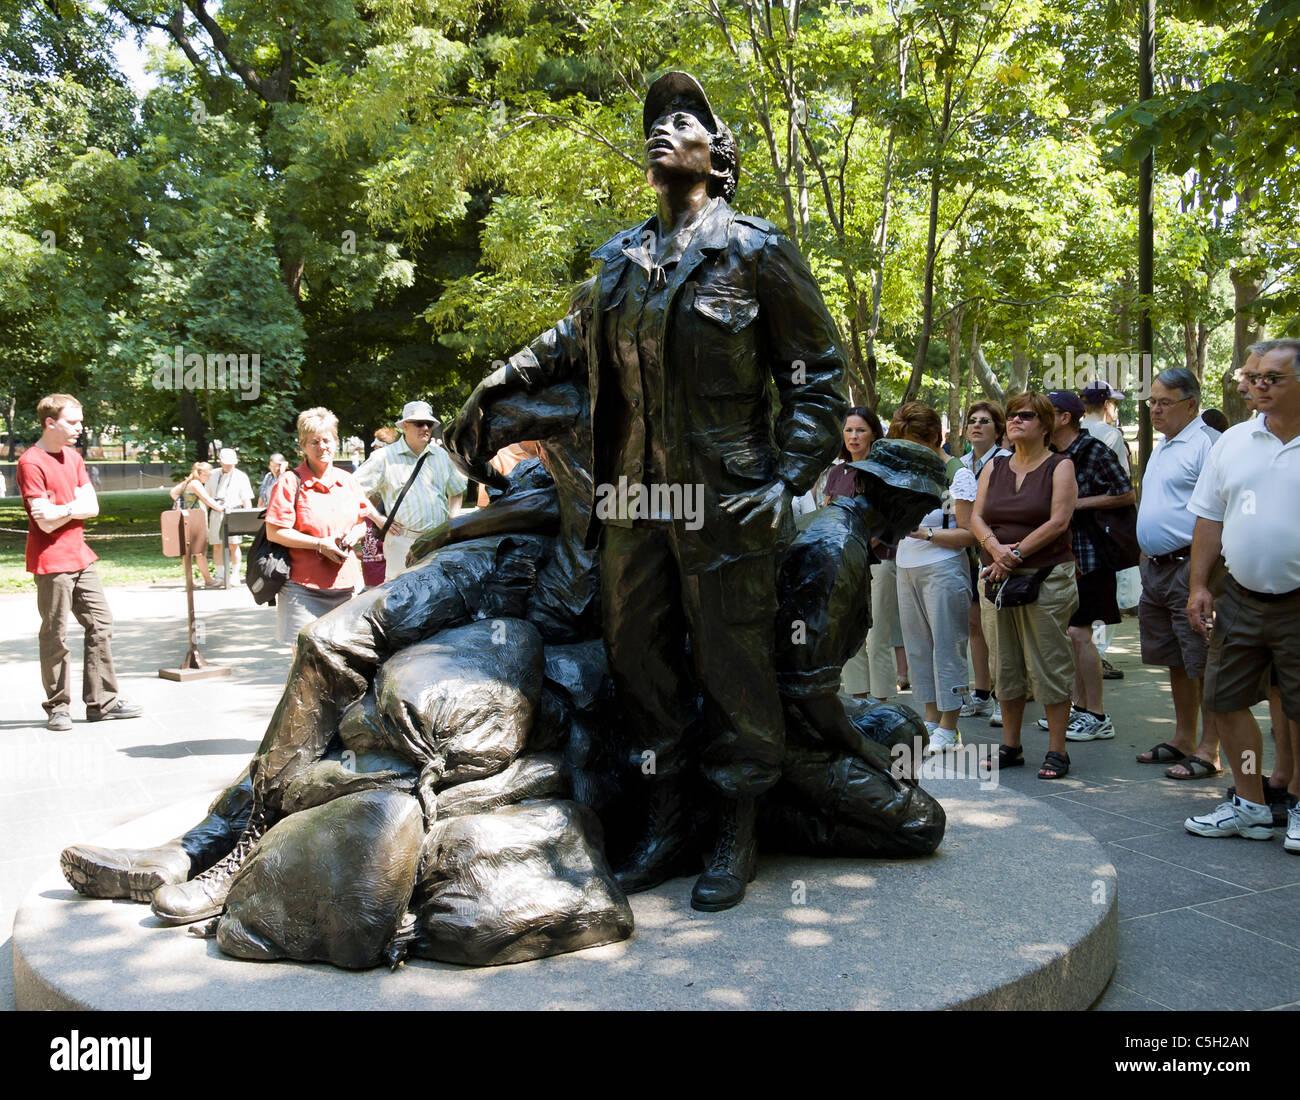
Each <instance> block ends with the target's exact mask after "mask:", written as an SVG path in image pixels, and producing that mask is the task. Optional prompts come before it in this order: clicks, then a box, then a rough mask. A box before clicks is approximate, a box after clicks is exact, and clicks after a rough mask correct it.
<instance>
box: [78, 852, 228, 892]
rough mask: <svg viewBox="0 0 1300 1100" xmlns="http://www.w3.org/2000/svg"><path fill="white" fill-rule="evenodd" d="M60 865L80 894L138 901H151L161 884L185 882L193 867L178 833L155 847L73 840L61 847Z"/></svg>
mask: <svg viewBox="0 0 1300 1100" xmlns="http://www.w3.org/2000/svg"><path fill="white" fill-rule="evenodd" d="M219 855H220V853H218V855H217V856H214V857H213V858H214V859H216V858H219ZM209 862H211V861H209ZM59 866H60V867H62V868H63V877H64V878H66V879H67V880H68V883H69V885H71V886H72V888H73V889H74V890H76V891H77V893H79V894H85V895H86V897H88V898H130V899H131V900H132V901H140V902H148V901H151V900H152V899H153V892H154V891H155V890H157V889H158V887H160V886H166V885H168V884H170V883H173V882H184V881H185V880H186V879H187V878H189V877H190V872H191V871H192V870H193V869H194V865H193V861H192V860H191V859H190V854H189V852H187V851H186V850H185V847H184V845H182V844H181V841H180V838H179V837H178V838H177V839H176V840H169V841H168V842H167V843H166V844H160V845H158V847H156V848H97V847H95V846H94V845H91V844H74V845H72V846H71V847H69V848H64V849H63V852H62V853H61V854H60V855H59Z"/></svg>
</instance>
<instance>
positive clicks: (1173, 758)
mask: <svg viewBox="0 0 1300 1100" xmlns="http://www.w3.org/2000/svg"><path fill="white" fill-rule="evenodd" d="M1144 757H1145V759H1144ZM1186 759H1187V753H1185V752H1183V750H1182V749H1179V748H1175V747H1174V746H1173V745H1171V744H1170V743H1169V742H1168V741H1161V742H1160V744H1158V745H1152V746H1151V747H1150V748H1149V749H1147V751H1146V752H1144V753H1139V754H1138V758H1137V762H1138V763H1139V764H1179V763H1182V761H1184V760H1186ZM1184 778H1185V777H1184Z"/></svg>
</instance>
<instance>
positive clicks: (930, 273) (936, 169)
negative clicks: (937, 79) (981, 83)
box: [903, 41, 956, 401]
mask: <svg viewBox="0 0 1300 1100" xmlns="http://www.w3.org/2000/svg"><path fill="white" fill-rule="evenodd" d="M953 45H954V47H955V45H956V43H955V41H954V43H953ZM951 124H952V72H951V70H949V71H948V72H947V73H946V74H945V75H944V79H943V114H942V115H941V116H940V122H939V132H938V134H937V135H936V141H935V147H934V163H933V164H932V165H931V166H930V220H929V226H928V228H927V230H926V237H925V282H924V284H923V288H922V291H921V331H920V333H919V334H918V336H917V340H916V355H915V356H914V357H913V358H912V376H911V378H909V379H908V380H907V391H906V392H905V393H904V394H903V400H904V401H915V400H916V395H917V394H918V393H920V391H921V375H922V373H923V372H924V371H925V357H926V355H927V354H928V353H929V351H930V332H931V330H932V329H933V327H934V269H935V266H936V265H937V264H938V259H939V258H938V256H937V255H936V254H935V249H936V241H937V238H938V231H939V188H940V184H941V183H942V181H943V150H944V146H945V145H946V144H947V142H948V130H949V127H950V126H951Z"/></svg>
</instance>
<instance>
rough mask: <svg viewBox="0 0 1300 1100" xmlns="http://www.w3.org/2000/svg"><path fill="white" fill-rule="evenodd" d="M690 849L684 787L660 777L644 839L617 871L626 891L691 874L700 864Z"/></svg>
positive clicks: (642, 838) (651, 887) (638, 890)
mask: <svg viewBox="0 0 1300 1100" xmlns="http://www.w3.org/2000/svg"><path fill="white" fill-rule="evenodd" d="M699 865H700V863H699V857H698V856H697V855H696V854H695V853H694V852H692V851H691V828H690V822H689V821H688V820H687V817H686V806H685V800H684V799H683V797H682V791H681V786H680V784H678V783H677V782H675V781H674V780H671V779H668V778H660V779H657V780H656V781H655V784H654V788H653V789H652V790H651V792H650V803H649V815H648V817H647V820H646V826H645V831H644V832H643V833H642V834H641V839H640V840H639V841H638V842H637V844H636V846H635V847H634V848H633V849H632V853H631V855H629V856H628V858H627V860H626V861H625V862H624V863H623V864H622V865H621V866H620V867H618V868H615V870H614V878H615V879H617V880H618V884H619V886H621V887H622V888H623V893H625V894H639V893H641V892H642V891H644V890H653V889H654V888H655V887H656V886H658V885H659V884H660V883H661V882H667V881H668V880H669V879H670V878H676V877H677V876H678V875H688V874H690V873H691V872H692V871H694V870H696V869H697V868H698V867H699Z"/></svg>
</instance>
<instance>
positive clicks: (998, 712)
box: [989, 701, 1002, 726]
mask: <svg viewBox="0 0 1300 1100" xmlns="http://www.w3.org/2000/svg"><path fill="white" fill-rule="evenodd" d="M989 725H990V726H1000V725H1002V704H1001V703H999V702H996V701H995V702H994V704H993V713H992V714H990V715H989Z"/></svg>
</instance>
